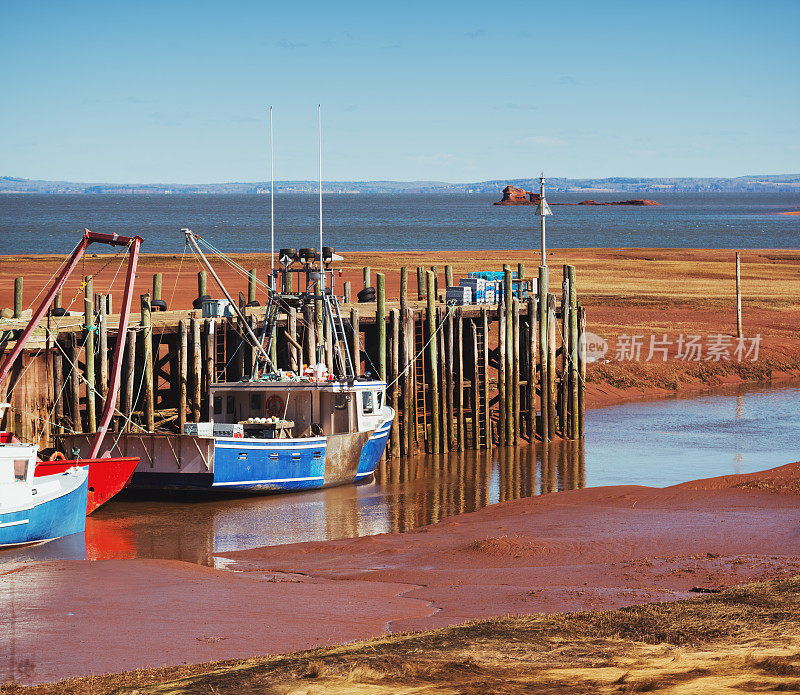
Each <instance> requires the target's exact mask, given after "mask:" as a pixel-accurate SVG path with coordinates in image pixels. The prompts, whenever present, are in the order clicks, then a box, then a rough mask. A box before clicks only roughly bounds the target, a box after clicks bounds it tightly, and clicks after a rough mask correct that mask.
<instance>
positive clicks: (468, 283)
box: [458, 278, 486, 304]
mask: <svg viewBox="0 0 800 695" xmlns="http://www.w3.org/2000/svg"><path fill="white" fill-rule="evenodd" d="M458 285H459V287H465V288H467V289H468V290H470V292H471V293H472V303H473V304H485V303H486V280H484V279H483V278H461V280H459V281H458Z"/></svg>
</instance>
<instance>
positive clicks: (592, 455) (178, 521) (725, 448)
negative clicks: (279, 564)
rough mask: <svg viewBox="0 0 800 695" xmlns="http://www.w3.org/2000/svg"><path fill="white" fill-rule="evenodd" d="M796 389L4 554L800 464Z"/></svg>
mask: <svg viewBox="0 0 800 695" xmlns="http://www.w3.org/2000/svg"><path fill="white" fill-rule="evenodd" d="M798 433H800V383H792V384H788V385H784V386H780V387H768V386H761V387H752V386H751V387H739V388H736V389H723V390H716V391H714V392H712V393H708V394H704V395H700V396H694V397H681V398H672V399H664V400H658V401H648V402H637V403H629V404H625V405H618V406H611V407H606V408H599V409H595V410H590V411H588V412H587V414H586V440H585V444H582V443H581V444H578V443H569V442H567V443H553V444H551V445H550V446H549V447H546V448H545V447H542V446H541V445H537V446H527V445H524V446H519V447H516V448H497V449H494V450H492V451H490V452H486V451H480V452H474V451H470V452H465V453H463V454H451V455H447V456H442V457H433V456H417V457H415V458H412V459H409V460H404V461H401V462H395V461H391V462H389V463H388V464H387V466H386V467H385V468H382V469H381V470H380V471H379V475H378V476H377V480H376V481H375V482H370V483H366V484H362V485H358V486H345V487H339V488H331V489H328V490H320V491H316V492H307V493H297V494H287V495H274V496H266V497H229V498H226V499H220V498H219V497H218V496H198V495H196V494H191V495H189V494H187V495H176V494H175V493H168V494H163V495H152V494H150V495H148V496H142V494H141V493H130V492H128V493H123V495H122V496H121V497H120V498H118V499H115V500H112V501H111V502H108V503H107V504H106V505H104V506H103V507H102V508H101V509H99V510H98V511H97V512H95V513H94V514H93V515H92V516H90V517H89V518H88V519H87V523H86V533H85V536H83V535H79V534H76V535H74V536H71V537H68V538H64V539H61V540H59V541H54V542H52V543H47V544H44V545H41V546H38V547H35V548H30V549H26V550H23V551H4V552H2V553H0V564H2V563H5V562H11V561H18V560H21V559H37V560H44V559H59V558H74V559H83V558H85V559H90V560H100V559H108V558H133V557H139V558H163V559H175V560H184V561H188V562H195V563H199V564H204V565H214V564H216V565H217V566H225V562H224V560H222V559H220V558H215V557H214V555H215V553H223V552H226V551H231V550H240V549H245V548H253V547H258V546H263V545H277V544H282V543H296V542H301V541H311V540H326V539H334V538H345V537H353V536H363V535H371V534H376V533H386V532H390V531H405V530H408V529H412V528H415V527H418V526H422V525H425V524H430V523H435V522H437V521H439V520H440V519H442V518H443V517H445V516H449V515H452V514H459V513H464V512H470V511H474V510H476V509H480V508H482V507H485V506H487V505H490V504H495V503H497V502H501V501H504V500H509V499H518V498H520V497H530V496H532V495H538V494H544V493H549V492H555V491H558V490H564V489H573V488H576V487H583V486H586V485H589V486H597V485H617V484H640V485H653V486H666V485H671V484H675V483H679V482H683V481H686V480H692V479H697V478H705V477H711V476H717V475H725V474H729V473H747V472H751V471H758V470H764V469H767V468H771V467H774V466H779V465H782V464H785V463H791V462H793V461H798V460H800V437H799V436H798Z"/></svg>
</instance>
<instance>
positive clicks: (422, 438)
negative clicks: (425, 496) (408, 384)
mask: <svg viewBox="0 0 800 695" xmlns="http://www.w3.org/2000/svg"><path fill="white" fill-rule="evenodd" d="M424 326H425V321H424V320H422V319H420V320H418V321H414V354H415V355H419V357H417V359H416V360H414V418H415V420H414V422H415V426H416V435H417V444H424V443H425V442H426V440H427V439H428V399H427V397H426V388H425V386H426V384H425V359H426V356H425V351H424V350H423V349H422V347H423V346H424V345H425V327H424Z"/></svg>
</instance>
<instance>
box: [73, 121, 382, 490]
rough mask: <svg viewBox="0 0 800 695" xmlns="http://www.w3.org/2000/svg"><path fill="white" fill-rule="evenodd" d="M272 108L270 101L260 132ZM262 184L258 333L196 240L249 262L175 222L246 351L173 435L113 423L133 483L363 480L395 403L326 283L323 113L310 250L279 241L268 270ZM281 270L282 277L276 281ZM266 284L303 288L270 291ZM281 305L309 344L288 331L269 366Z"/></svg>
mask: <svg viewBox="0 0 800 695" xmlns="http://www.w3.org/2000/svg"><path fill="white" fill-rule="evenodd" d="M271 113H272V110H271V109H270V133H271V132H272V130H271V122H272V121H271ZM271 140H272V138H271V136H270V141H271ZM271 191H272V194H273V195H270V209H271V225H270V226H271V235H270V236H271V241H270V258H271V259H273V260H272V262H273V267H272V268H271V273H270V283H269V285H264V284H263V283H261V284H262V285H264V289H265V290H266V291H267V294H268V300H267V304H266V308H265V310H264V313H263V315H261V316H259V319H260V321H261V328H260V334H259V335H258V336H256V334H255V332H254V331H253V329H252V328H251V327H250V316H248V315H247V314H246V308H244V307H240V306H239V303H238V302H235V301H234V299H233V298H232V297H231V295H230V293H229V292H228V290H227V289H226V288H225V286H224V284H223V283H222V281H221V280H220V278H219V276H218V275H217V273H216V272H215V270H214V267H213V266H212V265H211V263H209V261H208V258H207V257H206V255H205V253H204V251H203V249H202V248H201V244H202V245H203V246H204V247H205V248H206V249H207V250H209V251H210V252H212V253H214V254H216V255H217V256H218V258H219V259H220V260H222V261H223V262H224V263H226V264H227V265H228V266H230V267H234V268H235V269H237V270H238V271H239V272H241V273H242V274H243V275H247V271H245V270H244V269H243V268H242V267H241V266H239V265H238V264H237V263H236V262H235V261H234V260H233V259H231V258H230V257H228V256H226V255H225V254H224V253H222V252H221V251H220V250H219V249H216V248H214V247H213V246H212V245H211V244H210V243H209V242H207V241H205V240H203V239H202V238H200V237H199V236H198V235H196V234H194V232H192V231H191V230H190V229H183V230H182V232H183V234H184V237H185V241H186V248H191V249H192V250H193V251H194V253H195V254H196V256H197V258H198V260H199V261H200V262H201V263H202V264H203V265H205V267H206V268H207V270H208V272H209V274H210V275H211V276H212V277H213V279H214V281H215V282H216V284H217V286H218V287H219V289H220V291H221V292H222V293H223V295H224V296H225V300H221V301H224V302H225V307H226V311H227V310H230V311H231V312H232V313H233V314H235V316H236V317H237V318H238V321H239V326H240V327H241V330H242V332H243V337H244V338H245V339H246V340H247V341H249V342H250V344H251V346H252V348H253V350H254V353H255V359H254V361H253V364H252V368H251V371H250V376H249V378H247V379H244V380H242V381H237V382H215V381H213V380H211V379H209V381H210V383H208V385H207V392H206V399H207V402H208V403H209V408H208V410H209V419H208V420H207V421H205V422H193V423H186V425H185V429H184V431H183V432H179V433H177V434H175V433H156V432H152V433H145V432H140V433H130V434H129V433H122V434H121V435H120V436H119V437H117V438H115V443H114V447H113V448H114V451H116V452H118V453H119V454H121V455H123V456H137V457H139V458H140V462H139V465H138V466H137V468H136V470H135V471H134V474H133V479H132V480H131V487H139V488H157V489H159V488H160V489H165V488H166V489H191V490H213V491H218V492H228V491H242V492H258V493H260V492H290V491H298V490H309V489H315V488H323V487H329V486H333V485H343V484H348V483H355V482H360V481H366V480H368V479H369V478H370V476H372V475H373V473H374V472H375V468H376V466H377V464H378V462H379V461H380V459H381V456H382V455H383V451H384V449H385V448H386V443H387V440H388V438H389V431H390V429H391V427H392V422H393V420H394V417H395V412H394V410H393V409H392V408H391V407H390V406H388V405H387V404H386V402H385V393H386V386H387V385H386V382H385V381H383V380H382V379H376V378H373V377H370V376H358V377H357V376H356V374H355V369H354V365H353V359H352V355H351V353H350V347H349V345H348V341H347V337H346V334H345V326H344V321H343V319H342V316H341V311H340V307H339V300H338V298H337V296H336V295H335V294H334V292H333V278H334V273H333V270H332V263H333V262H334V260H336V259H337V257H336V255H335V253H334V249H333V248H331V247H326V246H323V244H322V124H321V115H320V178H319V216H320V217H319V219H320V225H319V251H318V250H317V249H316V248H305V249H300V250H299V252H298V251H297V250H296V249H282V250H281V252H280V254H279V258H280V267H279V268H277V269H276V268H275V267H274V258H275V253H274V208H273V206H272V201H273V200H274V177H273V186H272V189H271ZM338 258H340V257H338ZM287 276H289V277H291V278H292V282H291V283H289V282H286V281H285V280H286V279H287ZM295 276H296V277H297V282H296V283H295V282H294V277H295ZM329 280H330V282H329ZM276 285H279V286H281V287H284V288H286V287H289V286H291V287H295V286H296V287H298V288H300V287H304V289H303V290H301V291H298V292H292V291H285V292H279V291H278V290H277V289H276ZM289 313H292V314H293V315H294V316H297V315H304V316H306V319H305V321H304V326H305V331H306V337H307V338H308V344H309V345H313V346H314V347H313V348H311V347H309V349H308V350H307V358H308V359H307V361H306V364H302V359H301V358H300V355H301V354H302V352H303V347H302V346H301V345H300V344H299V343H296V342H295V348H296V349H297V354H296V355H295V357H294V359H292V360H289V362H290V363H289V364H283V365H279V364H278V360H277V359H276V356H275V355H274V347H275V337H276V331H277V329H278V324H279V319H282V320H284V321H287V320H288V318H287V317H288V315H289ZM312 316H313V317H314V318H313V320H311V319H310V318H309V317H312ZM212 327H213V321H212V322H211V323H210V325H209V328H212ZM287 336H288V333H287ZM354 349H358V348H354ZM281 367H283V368H281ZM63 440H64V442H65V444H66V445H67V446H68V447H71V448H73V447H74V448H78V449H80V450H81V451H84V450H86V449H87V447H88V439H87V437H86V435H76V434H72V435H67V436H65V437H63ZM95 453H96V452H95Z"/></svg>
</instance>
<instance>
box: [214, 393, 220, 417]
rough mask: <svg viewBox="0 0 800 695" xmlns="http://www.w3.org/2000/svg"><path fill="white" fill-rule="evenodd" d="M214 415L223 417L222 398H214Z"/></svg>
mask: <svg viewBox="0 0 800 695" xmlns="http://www.w3.org/2000/svg"><path fill="white" fill-rule="evenodd" d="M214 415H222V397H221V396H214Z"/></svg>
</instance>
